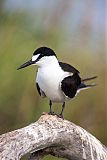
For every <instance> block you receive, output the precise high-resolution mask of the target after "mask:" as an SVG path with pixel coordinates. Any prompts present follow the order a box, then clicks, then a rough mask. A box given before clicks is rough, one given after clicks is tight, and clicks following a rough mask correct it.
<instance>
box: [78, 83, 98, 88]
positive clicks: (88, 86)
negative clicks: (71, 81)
mask: <svg viewBox="0 0 107 160" xmlns="http://www.w3.org/2000/svg"><path fill="white" fill-rule="evenodd" d="M94 86H96V84H94V83H93V84H85V83H83V82H82V83H81V84H80V85H79V87H78V89H87V88H90V87H94Z"/></svg>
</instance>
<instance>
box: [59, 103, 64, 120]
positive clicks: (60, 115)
mask: <svg viewBox="0 0 107 160" xmlns="http://www.w3.org/2000/svg"><path fill="white" fill-rule="evenodd" d="M64 108H65V102H64V103H63V104H62V111H61V113H60V114H59V117H60V118H63V111H64ZM63 119H64V118H63Z"/></svg>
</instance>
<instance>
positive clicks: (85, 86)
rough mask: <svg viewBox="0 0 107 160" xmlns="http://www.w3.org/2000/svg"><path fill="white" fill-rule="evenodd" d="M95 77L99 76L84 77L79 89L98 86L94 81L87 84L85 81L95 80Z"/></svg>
mask: <svg viewBox="0 0 107 160" xmlns="http://www.w3.org/2000/svg"><path fill="white" fill-rule="evenodd" d="M95 78H97V76H94V77H89V78H85V79H82V80H81V84H80V85H79V87H78V91H80V90H83V89H88V88H90V87H94V86H96V84H95V83H92V84H85V83H84V82H86V81H89V80H93V79H95Z"/></svg>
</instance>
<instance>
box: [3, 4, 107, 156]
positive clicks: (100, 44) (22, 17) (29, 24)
mask: <svg viewBox="0 0 107 160" xmlns="http://www.w3.org/2000/svg"><path fill="white" fill-rule="evenodd" d="M1 2H2V3H3V1H1ZM1 2H0V3H1ZM63 2H64V1H63ZM71 2H72V3H70V2H68V1H67V2H64V3H61V2H60V1H58V2H56V3H55V5H54V6H53V7H52V6H51V8H48V6H46V5H45V7H44V8H40V9H38V10H37V11H32V12H31V11H28V10H23V9H20V10H7V9H6V8H5V7H4V5H2V10H1V12H0V77H1V78H0V134H2V133H4V132H7V131H11V130H13V129H16V128H20V127H23V126H26V125H27V124H29V123H31V122H33V121H36V120H37V119H38V118H39V117H40V115H41V114H42V112H48V111H49V106H48V99H42V98H41V97H39V95H38V93H37V90H36V87H35V83H34V82H35V74H36V71H37V68H36V67H35V66H33V67H28V68H27V69H23V70H20V71H17V67H19V66H20V65H21V64H22V63H23V62H25V61H27V60H29V58H31V56H32V53H33V51H34V49H35V48H38V47H40V46H49V47H51V48H53V49H54V50H55V52H56V53H57V56H58V58H59V59H60V60H62V61H66V62H69V63H70V64H72V65H74V66H75V67H76V68H77V69H78V70H80V72H81V76H82V77H87V76H88V77H89V76H94V75H98V78H97V79H96V80H94V81H95V82H96V83H97V86H96V87H94V88H92V89H89V90H85V91H82V92H81V93H80V94H79V95H78V96H77V97H76V98H74V99H73V100H71V101H70V102H68V103H66V108H65V113H64V117H65V119H68V120H70V121H73V122H74V123H76V124H78V125H80V126H82V127H83V128H85V129H86V130H87V131H89V132H91V133H92V134H93V135H94V136H96V137H97V138H98V139H99V140H100V141H101V142H102V143H104V144H105V145H107V126H106V124H107V99H106V85H107V82H106V79H107V75H106V66H105V65H106V57H105V40H104V39H105V37H104V34H105V31H104V27H102V26H103V25H104V23H103V25H102V26H101V25H100V27H99V25H97V24H100V21H98V22H97V24H96V25H95V26H94V27H93V23H92V21H91V16H93V15H91V13H90V12H89V11H87V10H86V11H85V14H84V16H83V15H82V13H81V12H80V15H82V16H83V17H82V21H81V22H78V23H75V19H76V18H78V15H77V14H75V16H73V14H72V13H71V10H72V9H71V8H72V7H71V8H70V6H72V5H74V3H75V2H73V1H71ZM47 4H48V3H47ZM59 6H60V7H59ZM87 9H88V8H87ZM89 9H90V8H89ZM94 9H95V8H93V10H94ZM93 14H94V13H93ZM67 18H68V21H67ZM71 18H72V20H71ZM70 20H71V21H72V24H69V21H70ZM77 20H78V19H77ZM73 24H75V26H73ZM60 109H61V105H60V104H54V106H53V110H55V111H56V112H57V111H59V110H60ZM47 159H48V158H47ZM49 159H50V158H49ZM53 159H54V158H53Z"/></svg>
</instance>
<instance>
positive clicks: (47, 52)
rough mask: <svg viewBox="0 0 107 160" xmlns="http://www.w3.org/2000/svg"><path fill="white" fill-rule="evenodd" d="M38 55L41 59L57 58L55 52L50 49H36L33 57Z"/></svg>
mask: <svg viewBox="0 0 107 160" xmlns="http://www.w3.org/2000/svg"><path fill="white" fill-rule="evenodd" d="M37 54H40V55H41V57H44V56H56V54H55V52H54V51H53V50H52V49H51V48H48V47H40V48H38V49H36V50H35V51H34V53H33V55H37Z"/></svg>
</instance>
